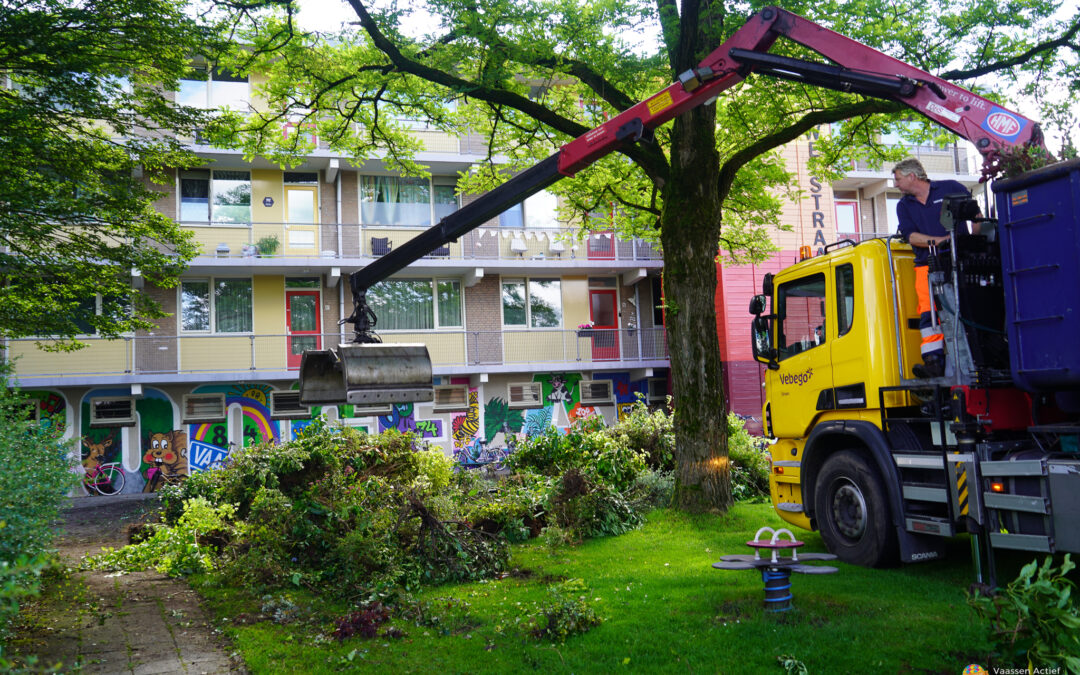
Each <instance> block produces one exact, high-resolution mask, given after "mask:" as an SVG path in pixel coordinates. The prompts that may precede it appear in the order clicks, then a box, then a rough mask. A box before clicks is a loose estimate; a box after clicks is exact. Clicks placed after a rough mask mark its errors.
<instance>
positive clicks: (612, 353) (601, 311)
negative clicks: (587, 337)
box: [589, 289, 619, 361]
mask: <svg viewBox="0 0 1080 675" xmlns="http://www.w3.org/2000/svg"><path fill="white" fill-rule="evenodd" d="M617 305H618V299H617V297H616V293H615V291H614V289H612V290H593V289H589V313H590V318H591V319H592V324H593V329H594V331H595V332H594V333H593V336H592V357H593V361H618V360H619V331H618V328H619V314H618V312H617V311H616V309H615V308H616V306H617Z"/></svg>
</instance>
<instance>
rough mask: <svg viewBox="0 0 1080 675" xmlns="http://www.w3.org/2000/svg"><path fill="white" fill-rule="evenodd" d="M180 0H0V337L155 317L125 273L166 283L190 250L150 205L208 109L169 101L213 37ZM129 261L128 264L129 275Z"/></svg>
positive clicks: (188, 157) (137, 323) (70, 333)
mask: <svg viewBox="0 0 1080 675" xmlns="http://www.w3.org/2000/svg"><path fill="white" fill-rule="evenodd" d="M185 5H186V3H185V2H183V1H181V0H86V1H84V2H78V3H75V2H70V0H29V1H27V0H3V1H2V5H0V7H2V9H0V70H2V71H3V72H4V74H5V76H6V78H7V86H6V87H3V88H0V156H3V157H4V161H5V170H4V172H3V174H2V175H0V205H2V208H0V244H2V248H0V270H2V271H0V274H2V275H3V278H4V283H3V285H2V286H0V333H2V334H3V335H4V336H6V337H22V336H43V337H55V338H60V339H63V340H65V342H64V343H62V344H65V345H66V346H69V347H70V346H73V345H77V343H73V342H70V341H69V340H70V339H71V338H74V337H76V336H79V335H87V334H94V333H96V334H99V335H102V336H106V337H115V336H117V335H119V334H120V333H122V332H125V331H130V330H133V329H135V328H145V327H148V326H149V325H150V324H149V323H148V320H149V319H151V318H154V317H156V316H160V315H161V310H160V308H159V307H158V306H157V305H156V304H155V303H153V302H152V301H150V300H149V299H148V298H147V297H146V296H144V295H141V294H138V295H136V296H134V297H132V295H131V278H132V274H133V273H135V274H139V275H141V276H142V278H143V279H145V280H146V281H147V282H149V283H153V284H157V285H160V286H170V285H173V284H174V283H175V279H176V278H177V276H178V275H179V273H180V272H181V271H182V270H183V265H184V263H185V262H186V261H187V260H189V259H191V258H192V257H193V256H194V255H195V253H196V251H197V249H196V248H195V246H194V244H193V243H192V240H191V237H190V234H189V233H185V232H183V231H182V230H181V229H180V226H179V225H178V224H177V223H176V222H175V221H174V220H172V219H170V218H168V217H167V216H165V215H163V214H161V213H159V212H157V211H155V209H154V208H153V203H154V201H155V200H157V199H158V198H160V197H161V196H162V192H160V191H158V190H155V189H154V187H153V184H154V183H155V182H156V183H163V182H165V181H166V180H168V179H169V178H170V176H171V175H172V174H171V173H170V172H171V171H172V170H174V169H176V168H184V167H187V166H192V165H194V164H196V163H197V162H198V161H199V160H197V159H196V157H195V155H194V154H192V153H191V152H189V151H188V150H186V149H185V137H186V138H187V139H188V140H187V141H186V142H187V143H188V144H189V143H190V138H191V137H193V136H194V134H195V130H196V129H197V128H199V127H202V126H205V125H206V124H207V123H208V120H207V118H206V114H205V113H204V112H203V111H201V110H195V109H190V108H185V107H182V106H178V105H175V104H174V103H173V102H172V101H171V100H170V99H171V98H172V97H171V96H170V95H169V94H168V93H167V92H169V91H170V90H176V89H177V88H178V86H179V78H180V77H181V75H182V74H184V73H185V72H188V69H189V65H190V63H191V59H192V58H194V57H197V56H199V55H205V54H207V53H209V51H210V50H211V49H212V48H213V45H218V44H222V43H221V42H220V41H219V40H218V38H217V37H215V36H216V35H217V34H218V31H217V30H212V29H210V28H209V27H203V26H202V25H200V22H199V21H198V20H196V19H195V18H192V17H191V16H189V15H188V13H187V11H186V6H185ZM133 271H134V272H133Z"/></svg>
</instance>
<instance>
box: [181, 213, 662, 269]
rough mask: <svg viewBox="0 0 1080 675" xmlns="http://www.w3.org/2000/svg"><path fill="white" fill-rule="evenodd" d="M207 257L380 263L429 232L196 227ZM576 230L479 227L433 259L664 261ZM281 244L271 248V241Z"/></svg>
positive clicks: (649, 249)
mask: <svg viewBox="0 0 1080 675" xmlns="http://www.w3.org/2000/svg"><path fill="white" fill-rule="evenodd" d="M181 225H183V226H184V228H185V229H187V230H189V231H191V232H193V233H194V235H195V240H196V241H197V242H198V243H199V245H200V246H201V248H202V255H204V256H211V257H220V258H240V259H252V260H253V259H255V258H276V259H281V258H334V259H337V258H374V257H378V256H380V255H384V254H385V253H387V252H388V251H390V250H392V249H393V248H395V247H400V246H402V245H403V244H405V242H407V241H409V240H410V239H412V238H413V237H415V236H417V235H418V234H420V233H421V232H423V231H424V230H425V229H427V228H425V227H418V226H395V225H358V224H355V223H354V224H342V225H338V224H336V223H323V224H311V225H303V224H287V223H191V222H182V223H181ZM577 237H578V231H577V230H576V229H573V228H508V227H479V228H477V229H475V230H473V231H471V232H469V233H467V234H465V235H463V236H462V237H461V238H460V239H458V241H456V242H451V243H449V244H447V245H446V246H444V247H442V248H441V249H439V250H436V251H433V252H432V253H431V254H429V255H428V256H425V257H426V258H428V259H433V260H456V261H483V260H554V261H558V260H577V261H589V260H596V261H601V262H614V261H649V260H656V261H658V260H662V259H663V253H662V252H661V251H660V249H659V247H658V246H656V245H654V244H651V243H649V242H646V241H644V240H642V239H629V240H624V239H617V238H616V237H615V236H614V235H612V234H610V233H592V234H588V235H586V236H585V237H584V238H582V239H578V238H577ZM272 241H273V242H276V245H269V244H270V242H272Z"/></svg>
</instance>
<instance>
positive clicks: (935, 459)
mask: <svg viewBox="0 0 1080 675" xmlns="http://www.w3.org/2000/svg"><path fill="white" fill-rule="evenodd" d="M893 460H894V461H895V462H896V466H898V467H900V468H901V469H938V470H939V471H944V470H945V460H944V459H942V458H941V452H940V451H935V452H932V453H918V454H916V453H912V452H911V451H910V450H905V451H904V454H899V453H895V452H894V453H893Z"/></svg>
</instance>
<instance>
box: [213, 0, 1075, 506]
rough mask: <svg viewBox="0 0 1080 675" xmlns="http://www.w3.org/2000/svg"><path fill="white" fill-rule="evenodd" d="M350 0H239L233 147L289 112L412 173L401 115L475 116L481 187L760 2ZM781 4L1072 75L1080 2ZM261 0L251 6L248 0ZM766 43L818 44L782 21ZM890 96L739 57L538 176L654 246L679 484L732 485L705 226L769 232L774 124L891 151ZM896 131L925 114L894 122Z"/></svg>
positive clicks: (1029, 71) (854, 27)
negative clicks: (778, 74) (583, 164)
mask: <svg viewBox="0 0 1080 675" xmlns="http://www.w3.org/2000/svg"><path fill="white" fill-rule="evenodd" d="M348 2H349V5H350V6H351V7H352V8H353V10H354V11H355V12H356V17H357V21H356V22H355V25H354V26H352V27H349V28H347V29H345V30H343V31H341V32H338V33H335V34H319V33H311V32H307V33H305V32H302V31H299V30H297V29H296V23H295V19H296V16H295V12H296V7H295V6H294V5H292V4H290V3H288V2H284V1H269V0H268V1H267V2H262V3H260V2H252V3H246V4H245V6H244V7H243V8H242V10H241V11H240V12H239V13H238V14H237V15H235V16H234V19H236V21H237V23H236V24H235V25H236V26H238V27H239V31H240V34H242V35H243V36H244V40H245V46H244V49H242V50H238V51H237V52H236V53H235V54H234V57H233V60H232V62H231V66H232V67H234V68H237V69H241V70H244V69H249V70H251V71H253V72H260V73H265V74H266V75H267V76H268V79H267V81H266V84H265V86H263V87H262V88H261V92H260V93H261V95H262V96H263V98H264V99H265V103H266V108H265V112H264V113H262V114H260V115H256V116H254V117H243V118H242V117H239V116H233V117H231V118H227V119H225V120H223V121H224V122H226V123H225V124H223V126H222V127H221V129H220V130H219V133H220V136H219V139H220V141H221V142H229V139H230V138H233V139H234V141H233V142H237V143H240V144H241V145H242V147H244V148H245V150H246V151H247V152H248V153H249V154H251V155H265V156H269V157H272V158H274V159H276V160H277V161H279V162H282V163H289V162H291V161H294V160H295V158H298V157H300V156H302V154H303V153H304V152H305V151H306V150H308V149H309V147H306V146H305V143H307V142H309V141H308V140H307V139H306V138H305V137H304V136H302V135H293V136H291V137H289V138H282V136H281V134H280V131H279V130H280V125H281V123H282V122H283V121H290V122H293V123H297V124H306V125H310V126H311V127H313V128H316V129H317V131H318V136H319V138H320V139H321V140H323V141H326V142H328V143H329V144H330V145H331V147H333V148H335V149H337V150H339V151H341V152H343V153H346V154H348V155H350V156H352V157H354V158H356V159H366V158H371V157H378V158H380V159H382V160H383V161H384V162H385V163H386V164H387V165H388V166H389V167H390V168H391V169H397V170H399V171H401V172H403V173H406V174H414V175H422V174H423V173H424V172H425V167H423V166H421V165H420V164H419V163H418V162H417V161H416V159H415V156H416V152H417V150H418V149H419V142H418V140H417V139H416V137H415V135H414V134H411V133H410V131H411V130H412V126H413V125H412V121H413V120H422V121H423V122H424V123H426V124H429V125H431V127H433V128H435V129H439V130H444V131H447V132H450V133H454V134H457V135H459V136H466V135H468V134H479V135H481V136H482V137H483V139H484V140H485V141H486V142H487V145H488V146H489V147H490V154H489V155H488V158H487V161H485V162H482V163H481V164H480V165H479V166H478V167H475V168H474V170H472V171H470V172H468V173H466V174H465V175H463V176H462V177H461V180H460V181H459V186H460V187H461V188H462V189H464V190H466V191H481V190H485V189H490V188H491V187H493V186H495V185H497V184H499V183H500V182H502V181H503V180H505V178H506V177H508V176H509V175H510V174H511V173H512V172H514V171H516V170H519V169H522V168H524V167H526V166H529V165H531V164H533V163H534V162H536V161H537V160H538V159H540V158H543V157H546V156H548V155H549V154H551V152H552V151H553V150H554V149H555V148H557V147H558V146H560V145H562V144H563V143H566V142H567V141H568V140H570V139H571V138H573V137H576V136H579V135H581V134H583V133H584V132H586V131H588V130H589V129H590V128H592V127H594V126H596V125H598V124H599V123H600V122H601V121H603V120H604V119H605V118H606V117H608V116H610V115H612V114H613V113H616V112H618V111H620V110H623V109H625V108H627V107H629V106H630V105H632V104H634V103H636V102H637V101H639V100H642V99H644V98H645V97H647V96H649V95H650V94H652V93H654V92H656V91H658V90H659V89H662V88H664V87H666V86H667V85H668V84H669V83H670V82H672V81H673V80H674V79H675V77H676V75H677V74H678V73H680V72H683V71H685V70H687V69H689V68H691V67H693V66H695V65H696V64H697V63H698V61H699V60H700V59H701V58H702V57H704V56H705V55H706V54H707V53H709V52H710V51H712V50H713V49H714V48H716V47H717V46H719V45H720V44H721V43H722V42H723V40H724V39H725V38H726V37H728V36H730V35H731V34H732V33H733V32H734V31H735V30H736V29H738V28H739V27H740V26H742V25H743V23H744V22H745V21H746V20H747V18H748V17H749V16H750V15H751V14H752V13H753V12H754V11H756V10H757V9H760V8H761V7H763V6H764V3H759V2H739V3H735V2H721V1H719V0H714V1H709V0H684V1H683V2H681V3H676V2H674V1H673V0H657V2H655V3H650V2H643V1H641V0H472V1H470V2H461V0H415V1H414V2H411V3H404V2H403V3H394V4H392V5H390V6H389V7H388V8H386V7H384V8H381V9H379V8H376V7H374V6H373V5H372V4H370V3H368V2H366V1H365V0H348ZM782 4H783V6H784V7H785V8H786V9H789V10H791V11H794V12H796V13H799V14H802V15H804V16H806V17H808V18H810V19H812V20H814V21H817V22H818V23H821V24H823V25H826V26H828V27H831V28H833V29H834V30H836V31H838V32H839V33H841V34H844V35H847V36H849V37H852V38H854V39H856V40H859V41H861V42H864V43H866V44H869V45H870V46H873V47H875V48H878V49H880V50H882V51H885V52H886V53H889V54H890V55H893V56H895V57H897V58H899V59H901V60H904V61H906V62H909V63H912V64H913V65H916V66H918V67H920V68H923V69H924V70H927V71H929V72H932V73H937V74H940V75H941V76H943V77H946V78H948V79H952V80H956V81H958V83H960V84H961V86H964V87H966V88H968V89H975V90H978V91H979V93H982V94H984V95H987V96H995V91H997V92H998V94H997V95H998V96H999V97H1000V96H1001V92H1005V91H1009V92H1011V93H1018V92H1020V91H1021V90H1022V89H1023V88H1024V87H1027V91H1028V92H1029V93H1042V90H1041V89H1040V87H1047V86H1054V85H1053V83H1065V82H1071V83H1073V85H1072V86H1071V88H1070V89H1069V90H1068V91H1066V92H1064V93H1065V97H1064V99H1065V101H1066V104H1065V105H1061V104H1053V103H1052V102H1051V101H1050V99H1049V98H1046V97H1043V99H1044V100H1041V101H1040V102H1041V103H1045V105H1046V108H1045V111H1044V112H1046V113H1048V114H1047V119H1049V120H1051V121H1053V120H1060V119H1063V118H1064V117H1063V116H1067V114H1068V113H1067V112H1066V111H1067V110H1068V107H1067V106H1068V104H1069V103H1071V102H1072V101H1075V99H1076V95H1077V94H1080V91H1078V90H1077V88H1076V86H1075V83H1076V82H1077V75H1078V74H1080V72H1078V70H1080V68H1078V59H1077V55H1078V40H1077V30H1078V26H1080V13H1078V12H1077V11H1076V10H1075V9H1073V10H1072V14H1069V13H1068V11H1066V10H1064V9H1062V8H1061V4H1060V3H1059V2H1055V1H1054V0H1017V1H1016V2H1010V3H1006V4H1001V3H996V2H988V1H977V2H974V3H970V2H967V3H959V2H951V1H948V0H930V1H929V2H928V1H926V0H900V1H899V2H893V1H889V2H885V1H883V0H853V1H848V2H842V1H840V0H826V1H824V2H817V1H816V2H805V1H795V2H785V3H782ZM258 5H261V6H262V7H263V8H264V9H267V10H268V11H267V12H265V13H262V14H259V13H255V12H253V8H254V7H255V6H258ZM411 14H415V15H419V16H426V17H430V19H431V21H433V22H434V24H435V25H434V27H433V29H432V30H431V31H430V32H429V33H427V34H425V35H422V36H418V37H417V36H413V35H410V34H407V33H406V32H405V30H404V28H403V26H404V25H405V24H406V22H407V20H408V19H409V17H410V15H411ZM657 27H658V28H657ZM657 31H658V32H659V36H658V37H659V40H658V42H657V44H658V45H659V49H658V50H647V49H642V48H641V44H642V43H643V42H645V43H651V42H653V40H643V35H644V34H645V33H646V32H650V33H651V35H650V37H651V38H656V37H657V36H656V35H655V33H656V32H657ZM773 51H774V52H778V53H782V54H786V55H793V56H799V57H802V58H816V59H817V60H821V57H819V56H817V55H814V54H812V53H810V52H808V50H806V49H804V48H802V47H800V46H798V45H794V44H791V43H784V44H778V45H777V46H776V47H775V48H774V49H773ZM989 76H995V77H997V78H998V79H997V80H991V79H989ZM976 78H983V79H976ZM1014 81H1015V82H1016V83H1018V84H1016V85H1013V84H1012V83H1013V82H1014ZM1002 83H1005V84H1004V85H1002ZM1054 105H1056V106H1057V107H1054ZM905 110H906V109H904V108H902V106H900V105H899V104H896V103H893V102H888V101H881V100H874V99H868V98H865V97H862V96H858V95H852V94H842V93H838V92H835V91H831V90H825V89H820V88H815V87H812V86H807V85H804V84H797V83H792V82H787V81H775V80H769V79H766V78H759V77H751V78H750V79H749V80H748V81H746V82H744V83H743V84H742V85H740V86H738V87H736V88H734V89H732V90H728V91H727V92H725V93H724V94H722V95H721V97H720V98H719V99H718V100H717V101H716V103H715V104H714V105H707V106H702V107H699V108H696V109H694V110H692V111H690V112H687V113H685V114H684V115H682V116H681V117H679V118H677V119H676V120H675V121H674V122H673V123H672V124H671V125H668V126H665V127H663V128H661V129H660V130H659V131H658V132H657V133H656V134H655V139H653V140H649V141H647V142H642V143H639V144H636V145H634V146H631V147H628V148H626V149H625V150H623V151H621V152H620V153H619V154H616V155H612V156H609V157H607V158H605V159H604V160H602V161H600V162H598V163H597V164H596V165H594V166H593V167H591V168H589V169H586V170H584V171H582V172H581V173H580V174H578V175H577V176H576V177H575V178H574V179H572V180H564V181H562V182H560V183H557V184H556V185H555V186H553V187H552V188H550V191H552V192H555V193H557V194H559V195H560V196H561V197H562V200H563V203H564V204H565V205H566V207H567V209H566V212H565V213H564V214H563V215H564V217H566V218H568V219H571V220H573V221H574V222H577V223H579V224H581V225H582V226H583V227H589V226H596V227H600V228H609V227H612V226H614V227H615V228H616V229H617V230H619V231H620V232H621V233H622V234H624V235H633V236H643V237H650V238H652V239H653V240H655V241H659V242H660V243H661V244H662V246H663V250H664V263H665V268H664V275H665V276H664V289H665V303H666V306H667V312H666V315H667V321H668V323H667V329H668V342H669V348H670V353H671V369H672V378H673V384H674V387H673V388H674V392H673V393H674V405H675V413H676V417H675V430H676V438H677V446H678V449H677V460H678V465H679V473H678V487H677V501H678V503H679V504H680V505H682V506H684V507H686V508H690V509H712V508H719V509H724V508H726V507H727V505H728V504H730V500H731V495H730V481H729V475H728V471H729V468H728V462H727V456H726V430H725V416H724V410H725V408H726V397H725V392H724V388H723V379H722V365H721V362H720V352H719V345H718V342H717V335H716V317H715V309H714V304H713V297H714V291H715V283H716V276H715V267H714V265H715V258H716V256H717V251H718V248H719V249H723V250H726V251H727V252H728V253H729V254H730V255H732V256H733V257H735V258H737V259H739V260H747V259H757V258H760V257H761V256H763V255H766V254H767V253H768V252H769V251H770V250H773V246H772V244H771V234H772V233H773V232H774V228H775V227H776V225H775V223H777V222H778V220H779V213H780V208H781V206H782V203H783V199H785V198H786V197H787V196H790V193H792V191H793V190H794V184H793V174H792V171H791V169H790V168H789V167H786V166H785V165H784V163H783V161H782V159H781V157H780V154H779V153H778V149H779V148H780V147H782V146H783V145H784V144H786V143H789V142H791V141H793V140H796V139H798V138H799V137H800V136H802V135H804V134H806V133H808V132H810V131H812V130H818V129H822V128H823V126H824V125H830V124H831V125H832V126H831V127H829V129H830V130H831V131H826V132H825V137H824V139H823V140H822V142H821V143H820V144H819V147H820V148H821V149H822V150H824V152H823V154H822V157H820V158H818V159H817V164H816V165H815V170H816V171H817V172H818V174H819V175H836V174H837V173H838V172H839V167H842V166H844V165H845V164H847V163H849V162H848V161H849V160H850V159H851V158H853V156H855V155H863V156H871V157H876V158H878V159H879V160H880V159H891V158H893V157H894V156H895V154H892V155H890V150H889V149H888V148H884V147H883V146H882V145H881V143H880V141H879V139H880V135H881V132H882V131H883V129H886V128H887V127H889V126H890V125H895V124H896V123H897V122H900V121H902V120H904V119H905V118H906V116H907V115H906V113H905ZM1055 115H1056V117H1055ZM1031 116H1036V115H1031ZM236 133H239V135H238V136H234V134H236ZM904 133H906V134H909V135H912V134H913V135H915V136H918V135H922V136H929V135H934V134H937V133H939V132H938V131H936V130H933V129H930V128H929V127H916V128H913V127H910V126H907V125H905V126H904ZM891 152H893V153H895V151H891ZM601 214H602V217H600V216H601Z"/></svg>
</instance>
